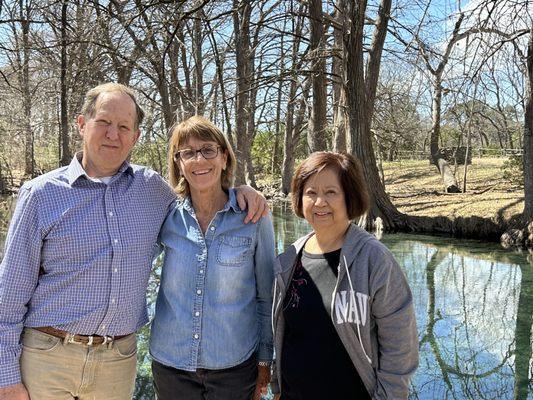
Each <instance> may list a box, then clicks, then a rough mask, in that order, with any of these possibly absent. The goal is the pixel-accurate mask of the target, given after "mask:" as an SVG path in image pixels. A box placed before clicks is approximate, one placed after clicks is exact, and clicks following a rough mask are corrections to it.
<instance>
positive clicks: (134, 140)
mask: <svg viewBox="0 0 533 400" xmlns="http://www.w3.org/2000/svg"><path fill="white" fill-rule="evenodd" d="M140 137H141V130H140V129H137V132H135V137H134V138H133V144H135V143H137V141H138V140H139V138H140Z"/></svg>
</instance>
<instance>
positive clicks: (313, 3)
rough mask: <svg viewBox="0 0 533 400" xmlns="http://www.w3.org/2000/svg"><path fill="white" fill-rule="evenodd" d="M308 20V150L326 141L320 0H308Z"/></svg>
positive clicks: (324, 144) (322, 27)
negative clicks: (310, 88) (310, 89)
mask: <svg viewBox="0 0 533 400" xmlns="http://www.w3.org/2000/svg"><path fill="white" fill-rule="evenodd" d="M309 20H310V25H311V43H310V46H309V47H310V52H309V58H310V59H311V80H312V82H313V107H312V108H311V118H310V120H309V129H308V131H307V143H308V146H309V151H311V152H313V151H320V150H326V149H327V141H326V127H327V119H326V103H327V99H326V58H325V51H326V50H325V47H326V46H325V42H326V39H325V36H324V18H323V12H322V0H310V1H309Z"/></svg>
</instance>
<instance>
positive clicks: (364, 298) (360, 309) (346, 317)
mask: <svg viewBox="0 0 533 400" xmlns="http://www.w3.org/2000/svg"><path fill="white" fill-rule="evenodd" d="M347 294H348V296H347ZM356 296H357V300H356ZM367 311H368V295H367V294H364V293H359V292H357V293H356V292H354V291H353V290H341V291H339V292H337V293H336V295H335V320H336V322H337V324H343V323H346V322H352V323H355V324H357V325H360V324H361V325H363V326H365V325H366V319H367V316H368V312H367Z"/></svg>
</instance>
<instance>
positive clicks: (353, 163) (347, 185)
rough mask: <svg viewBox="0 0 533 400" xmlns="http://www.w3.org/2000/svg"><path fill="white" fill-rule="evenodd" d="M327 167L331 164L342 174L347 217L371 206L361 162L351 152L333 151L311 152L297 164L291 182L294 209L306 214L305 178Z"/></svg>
mask: <svg viewBox="0 0 533 400" xmlns="http://www.w3.org/2000/svg"><path fill="white" fill-rule="evenodd" d="M325 168H331V169H333V170H334V171H336V172H337V174H338V175H339V180H340V182H341V185H342V190H343V191H344V201H345V203H346V211H347V213H348V218H350V219H355V218H358V217H360V216H361V215H363V214H364V213H365V212H366V211H367V210H368V208H369V207H370V197H369V194H368V187H367V184H366V181H365V178H364V176H363V168H362V167H361V164H360V163H359V161H358V160H357V159H356V158H355V157H354V156H352V155H350V154H346V153H333V152H330V151H317V152H315V153H312V154H311V155H310V156H309V157H307V158H306V159H305V160H303V161H302V162H301V164H300V165H299V166H298V168H296V171H295V172H294V176H293V178H292V184H291V186H292V208H293V209H294V213H295V214H296V215H297V216H299V217H300V218H304V214H303V210H302V196H303V191H304V186H305V182H307V180H308V179H309V177H311V176H312V175H314V174H316V173H318V172H320V171H322V170H323V169H325Z"/></svg>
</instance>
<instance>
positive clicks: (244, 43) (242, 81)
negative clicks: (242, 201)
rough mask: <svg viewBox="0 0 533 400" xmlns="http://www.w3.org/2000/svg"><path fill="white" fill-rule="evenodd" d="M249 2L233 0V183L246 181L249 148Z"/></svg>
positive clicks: (237, 183)
mask: <svg viewBox="0 0 533 400" xmlns="http://www.w3.org/2000/svg"><path fill="white" fill-rule="evenodd" d="M251 10H252V7H251V4H250V3H249V2H247V1H244V2H241V1H239V0H233V26H234V32H235V58H236V76H237V96H236V97H237V98H236V103H235V131H236V132H235V136H236V145H237V146H236V149H235V150H236V156H237V170H236V173H235V184H236V185H242V184H244V183H246V169H247V165H246V164H247V162H246V160H247V157H248V156H247V152H248V149H249V143H248V135H247V126H248V118H250V110H249V106H250V102H249V90H250V68H249V51H250V16H251Z"/></svg>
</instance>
